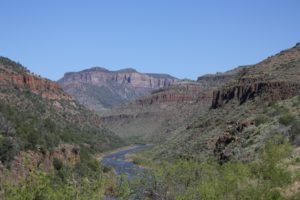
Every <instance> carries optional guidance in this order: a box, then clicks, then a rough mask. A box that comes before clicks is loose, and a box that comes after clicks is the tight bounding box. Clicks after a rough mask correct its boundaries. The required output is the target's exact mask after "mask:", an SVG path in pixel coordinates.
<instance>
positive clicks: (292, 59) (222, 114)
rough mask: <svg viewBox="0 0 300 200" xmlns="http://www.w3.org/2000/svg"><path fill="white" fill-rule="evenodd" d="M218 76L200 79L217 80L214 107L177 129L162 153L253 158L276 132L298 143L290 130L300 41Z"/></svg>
mask: <svg viewBox="0 0 300 200" xmlns="http://www.w3.org/2000/svg"><path fill="white" fill-rule="evenodd" d="M218 76H219V74H217V75H216V76H205V77H204V78H199V80H198V81H204V80H206V81H208V82H210V81H209V79H211V78H212V79H214V81H213V82H214V83H213V85H214V86H216V87H213V88H212V90H213V91H211V92H212V98H211V106H210V109H204V110H203V111H202V112H200V113H199V114H198V116H197V117H195V118H194V119H192V120H191V121H190V123H189V125H187V126H186V127H180V128H178V129H176V130H175V131H174V132H175V134H174V135H173V136H172V137H171V138H169V139H168V140H167V141H166V142H164V143H163V144H162V145H161V146H159V147H158V148H157V152H158V154H157V156H158V157H169V158H170V157H181V158H182V157H184V158H195V157H205V156H207V155H211V156H215V157H216V158H217V159H218V160H219V161H220V162H226V161H228V160H230V159H237V160H251V159H253V158H254V157H255V156H256V155H257V154H256V153H255V152H257V151H259V150H260V149H261V148H262V147H263V146H264V144H265V141H267V140H268V138H270V137H272V136H273V135H274V134H278V133H279V134H281V135H283V136H284V137H286V138H288V139H289V140H291V141H292V143H298V142H297V141H295V137H291V135H292V133H291V132H292V131H293V129H295V128H293V127H297V124H299V116H300V113H299V105H300V104H299V95H300V87H299V86H300V45H299V44H297V45H296V46H295V47H293V48H291V49H287V50H285V51H282V52H280V53H279V54H276V55H274V56H272V57H269V58H267V59H266V60H264V61H262V62H260V63H258V64H255V65H249V66H245V67H240V68H237V69H235V70H234V74H228V73H225V76H224V77H222V78H221V77H218ZM229 77H231V78H229ZM218 80H223V81H224V82H223V83H221V84H219V83H218V82H219V81H218ZM215 81H216V82H215ZM297 96H298V97H297ZM297 137H298V136H297Z"/></svg>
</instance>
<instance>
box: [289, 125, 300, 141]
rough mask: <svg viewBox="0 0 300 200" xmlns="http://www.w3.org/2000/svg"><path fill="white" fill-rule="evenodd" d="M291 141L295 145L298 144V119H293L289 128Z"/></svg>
mask: <svg viewBox="0 0 300 200" xmlns="http://www.w3.org/2000/svg"><path fill="white" fill-rule="evenodd" d="M290 139H291V142H292V143H293V144H295V145H297V146H299V145H300V121H299V120H297V121H294V122H293V123H292V126H291V129H290Z"/></svg>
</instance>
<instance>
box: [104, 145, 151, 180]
mask: <svg viewBox="0 0 300 200" xmlns="http://www.w3.org/2000/svg"><path fill="white" fill-rule="evenodd" d="M147 147H148V145H135V146H133V147H131V148H129V149H126V150H120V151H117V152H115V153H112V154H109V155H107V156H104V157H103V159H102V161H101V162H102V164H103V165H104V166H107V167H112V168H113V169H114V170H115V172H116V174H117V175H121V174H126V175H127V176H128V178H129V179H132V178H134V177H135V176H137V175H138V174H139V173H141V172H142V170H143V168H141V167H139V166H137V165H135V164H134V163H133V162H132V161H129V160H127V159H126V157H127V156H128V155H130V154H133V153H136V152H138V151H141V150H144V149H145V148H147Z"/></svg>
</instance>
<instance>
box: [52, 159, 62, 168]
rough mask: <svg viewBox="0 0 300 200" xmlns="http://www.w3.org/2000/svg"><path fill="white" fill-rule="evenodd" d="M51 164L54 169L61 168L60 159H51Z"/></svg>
mask: <svg viewBox="0 0 300 200" xmlns="http://www.w3.org/2000/svg"><path fill="white" fill-rule="evenodd" d="M52 165H53V167H54V169H56V170H61V169H62V167H63V163H62V161H61V160H60V159H58V158H54V159H53V161H52Z"/></svg>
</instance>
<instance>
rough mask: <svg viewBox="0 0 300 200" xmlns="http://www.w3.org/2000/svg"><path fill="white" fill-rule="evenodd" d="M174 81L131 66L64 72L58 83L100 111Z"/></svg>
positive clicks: (79, 99) (82, 101) (81, 101)
mask: <svg viewBox="0 0 300 200" xmlns="http://www.w3.org/2000/svg"><path fill="white" fill-rule="evenodd" d="M177 81H178V79H177V78H175V77H173V76H171V75H168V74H154V73H145V74H144V73H140V72H138V71H136V70H135V69H132V68H125V69H121V70H117V71H110V70H108V69H105V68H102V67H92V68H90V69H86V70H82V71H79V72H68V73H65V75H64V77H63V78H62V79H60V80H59V81H58V83H59V85H60V86H61V87H62V88H63V89H64V91H66V92H67V93H68V94H70V95H71V96H73V97H75V98H76V100H77V101H78V102H79V103H81V104H83V105H85V106H86V107H87V108H89V109H91V110H94V111H98V112H99V111H103V110H105V109H107V108H111V107H113V106H116V105H120V104H122V103H125V102H128V101H130V100H134V99H136V98H138V97H141V96H145V95H148V94H150V93H151V91H153V90H156V89H160V88H164V87H167V86H170V85H172V84H174V83H175V82H177Z"/></svg>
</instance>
